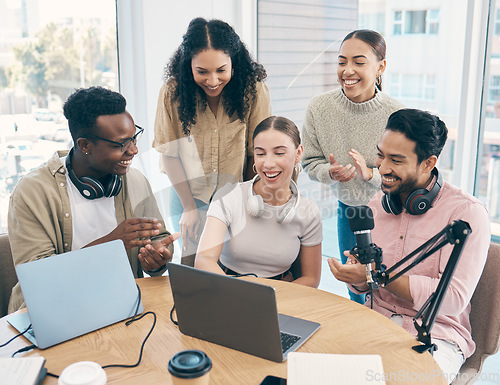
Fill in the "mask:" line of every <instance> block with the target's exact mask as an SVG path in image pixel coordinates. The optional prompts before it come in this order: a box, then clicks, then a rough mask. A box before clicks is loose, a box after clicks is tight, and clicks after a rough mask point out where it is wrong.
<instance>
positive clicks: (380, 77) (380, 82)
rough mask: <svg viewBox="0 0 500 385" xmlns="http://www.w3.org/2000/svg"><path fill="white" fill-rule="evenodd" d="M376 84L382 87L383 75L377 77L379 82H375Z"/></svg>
mask: <svg viewBox="0 0 500 385" xmlns="http://www.w3.org/2000/svg"><path fill="white" fill-rule="evenodd" d="M375 84H376V85H377V86H378V87H380V85H381V84H382V76H381V75H378V76H377V80H375Z"/></svg>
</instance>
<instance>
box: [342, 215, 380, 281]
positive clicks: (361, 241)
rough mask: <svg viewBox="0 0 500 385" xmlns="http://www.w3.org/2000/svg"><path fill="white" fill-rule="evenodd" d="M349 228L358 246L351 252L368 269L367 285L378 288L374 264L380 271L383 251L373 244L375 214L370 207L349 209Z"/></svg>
mask: <svg viewBox="0 0 500 385" xmlns="http://www.w3.org/2000/svg"><path fill="white" fill-rule="evenodd" d="M346 213H347V218H348V219H349V227H350V228H351V231H352V232H353V233H354V235H355V236H356V246H354V247H353V249H352V250H351V254H353V255H355V256H356V257H357V259H358V261H359V262H360V263H361V264H363V265H365V267H366V283H367V284H368V285H369V286H370V287H371V288H377V287H378V283H377V282H376V280H374V279H373V278H374V276H373V274H372V263H373V262H375V269H376V270H377V269H380V264H381V263H382V249H381V248H380V247H378V246H377V245H375V244H374V243H372V234H371V230H373V228H374V227H375V223H374V221H373V212H372V210H371V209H370V208H369V207H368V206H351V207H349V208H348V209H347V212H346Z"/></svg>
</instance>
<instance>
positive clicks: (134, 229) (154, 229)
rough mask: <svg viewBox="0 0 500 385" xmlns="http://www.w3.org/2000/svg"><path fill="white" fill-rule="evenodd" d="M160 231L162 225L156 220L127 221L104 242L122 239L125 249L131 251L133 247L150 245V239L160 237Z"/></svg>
mask: <svg viewBox="0 0 500 385" xmlns="http://www.w3.org/2000/svg"><path fill="white" fill-rule="evenodd" d="M160 229H161V223H159V222H158V219H156V218H132V219H126V220H124V221H123V222H122V223H120V224H119V225H118V226H117V227H116V228H115V229H114V230H113V231H112V232H111V233H109V234H108V235H106V236H105V237H104V238H105V240H104V242H109V241H114V240H115V239H121V240H122V241H123V244H124V245H125V249H127V250H130V249H132V248H133V247H142V246H146V245H148V244H150V243H151V240H150V239H149V238H150V237H154V236H156V235H158V234H159V233H160ZM141 238H142V239H141Z"/></svg>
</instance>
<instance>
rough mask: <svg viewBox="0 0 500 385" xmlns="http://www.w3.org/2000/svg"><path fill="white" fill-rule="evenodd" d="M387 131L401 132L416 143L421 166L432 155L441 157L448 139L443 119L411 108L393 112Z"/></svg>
mask: <svg viewBox="0 0 500 385" xmlns="http://www.w3.org/2000/svg"><path fill="white" fill-rule="evenodd" d="M386 129H387V130H391V131H395V132H400V133H402V134H404V135H405V136H406V137H407V138H408V139H410V140H411V141H413V142H415V143H416V144H415V153H416V154H417V157H418V163H419V164H420V163H422V161H424V160H425V159H428V158H429V157H431V156H432V155H435V156H436V157H439V155H440V154H441V150H442V149H443V147H444V145H445V143H446V139H447V138H448V128H447V127H446V124H444V122H443V121H442V120H441V119H439V118H438V117H437V116H436V115H433V114H431V113H429V112H426V111H422V110H417V109H411V108H405V109H402V110H399V111H396V112H393V113H392V114H391V116H389V120H388V121H387V127H386Z"/></svg>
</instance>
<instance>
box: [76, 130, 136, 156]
mask: <svg viewBox="0 0 500 385" xmlns="http://www.w3.org/2000/svg"><path fill="white" fill-rule="evenodd" d="M135 127H136V128H137V129H138V130H139V131H137V132H136V133H135V135H134V136H133V137H131V138H127V139H125V140H124V141H123V142H116V141H114V140H110V139H106V138H101V137H100V136H97V135H92V134H88V135H85V136H83V138H87V139H98V140H104V141H105V142H108V143H113V144H115V145H117V146H120V151H121V152H125V151H127V150H128V149H129V148H130V145H131V144H132V143H134V144H137V141H138V140H139V139H140V138H141V135H142V133H143V132H144V128H142V127H140V126H138V125H137V124H135Z"/></svg>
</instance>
